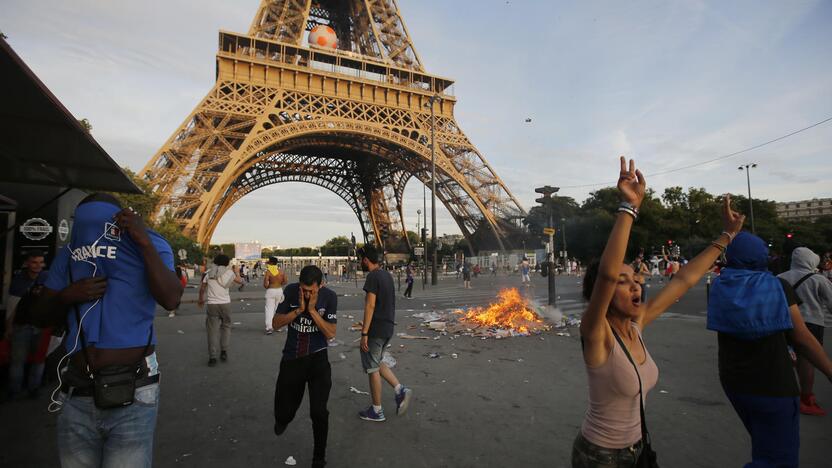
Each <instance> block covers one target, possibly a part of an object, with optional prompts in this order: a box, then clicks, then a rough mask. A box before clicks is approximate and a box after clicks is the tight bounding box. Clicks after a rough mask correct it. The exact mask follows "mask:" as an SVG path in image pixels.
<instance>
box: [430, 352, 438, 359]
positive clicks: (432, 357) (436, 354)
mask: <svg viewBox="0 0 832 468" xmlns="http://www.w3.org/2000/svg"><path fill="white" fill-rule="evenodd" d="M428 357H429V358H431V359H436V358H438V357H439V353H430V354H428Z"/></svg>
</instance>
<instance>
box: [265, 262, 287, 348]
mask: <svg viewBox="0 0 832 468" xmlns="http://www.w3.org/2000/svg"><path fill="white" fill-rule="evenodd" d="M285 284H286V274H285V273H283V272H282V271H280V269H279V268H278V267H277V258H275V257H269V263H268V264H267V265H266V274H265V275H263V287H264V288H266V334H267V335H271V334H272V333H274V329H273V328H272V320H273V319H274V312H275V310H277V306H278V305H279V304H280V303H281V302H282V301H283V285H285Z"/></svg>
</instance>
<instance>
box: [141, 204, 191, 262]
mask: <svg viewBox="0 0 832 468" xmlns="http://www.w3.org/2000/svg"><path fill="white" fill-rule="evenodd" d="M153 227H154V229H155V230H156V232H158V233H159V234H160V235H161V236H162V237H164V238H165V239H166V240H167V241H168V243H169V244H170V247H171V249H173V254H174V258H175V261H176V262H179V256H178V255H179V254H178V252H179V250H185V252H186V254H187V257H186V261H187V262H188V263H202V261H203V252H202V248H201V246H200V245H199V244H197V243H196V242H195V241H194V240H193V239H192V238H190V237H188V236H186V235H185V234H183V233H182V226H180V225H179V223H177V222H176V220H175V219H173V217H172V216H171V215H170V214H168V215H166V216H165V217H163V218H162V219H161V220H160V221H159V222H158V223H155V224H154V225H153Z"/></svg>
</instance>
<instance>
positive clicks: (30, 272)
mask: <svg viewBox="0 0 832 468" xmlns="http://www.w3.org/2000/svg"><path fill="white" fill-rule="evenodd" d="M45 264H46V262H45V261H44V255H43V252H41V251H39V250H32V251H29V252H27V253H26V258H25V259H24V261H23V269H22V270H20V272H19V273H17V274H16V275H14V276H12V279H11V284H10V285H9V294H8V296H7V302H6V314H7V316H6V328H5V330H6V336H5V337H4V338H5V339H7V340H8V339H11V353H10V354H11V356H10V361H11V362H10V363H9V392H8V393H9V398H10V399H15V398H18V397H19V396H20V395H22V392H23V390H24V382H23V377H24V374H25V372H24V371H25V370H26V361H27V359H28V358H29V357H30V356H34V355H37V354H38V348H39V345H40V342H41V340H42V339H43V338H44V336H43V335H44V333H48V330H43V329H41V328H38V327H36V326H34V325H33V324H32V317H31V309H32V306H33V305H34V303H35V301H36V299H37V297H38V296H39V295H40V292H41V289H42V288H43V284H44V283H45V282H46V278H47V272H46V270H44V265H45ZM36 361H37V362H32V363H31V364H30V365H29V372H28V378H27V379H26V384H25V390H26V391H27V392H28V394H29V396H30V397H32V398H36V397H37V395H38V389H40V384H41V381H42V379H43V368H44V364H45V361H46V356H43V358H42V359H41V358H40V356H37V359H36Z"/></svg>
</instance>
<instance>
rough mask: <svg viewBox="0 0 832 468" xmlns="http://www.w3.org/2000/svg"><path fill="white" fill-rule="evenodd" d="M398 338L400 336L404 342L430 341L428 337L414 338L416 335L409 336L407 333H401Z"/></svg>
mask: <svg viewBox="0 0 832 468" xmlns="http://www.w3.org/2000/svg"><path fill="white" fill-rule="evenodd" d="M396 336H398V337H399V338H401V339H403V340H429V339H430V338H428V337H427V336H414V335H408V334H407V333H399V334H398V335H396Z"/></svg>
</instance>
